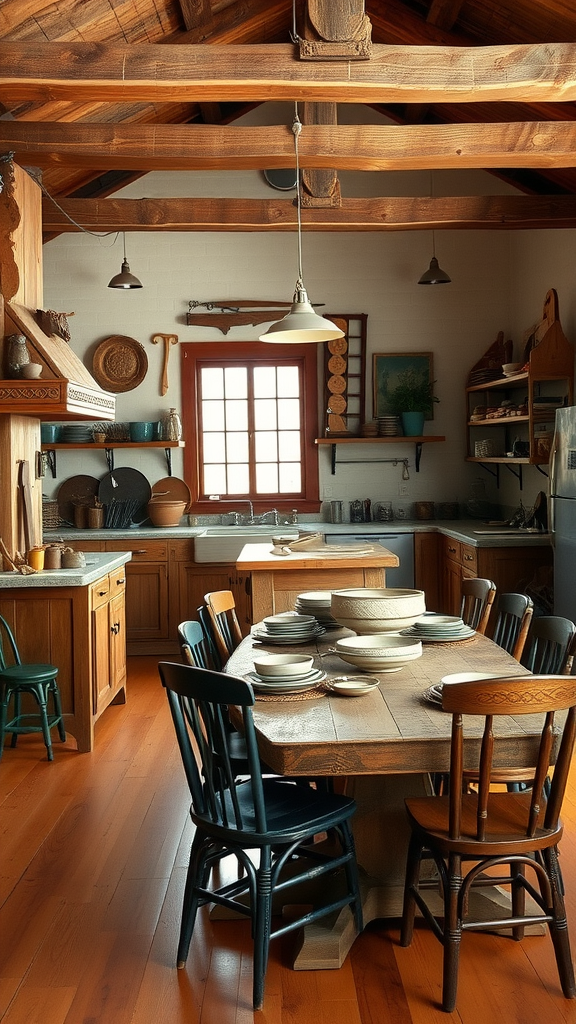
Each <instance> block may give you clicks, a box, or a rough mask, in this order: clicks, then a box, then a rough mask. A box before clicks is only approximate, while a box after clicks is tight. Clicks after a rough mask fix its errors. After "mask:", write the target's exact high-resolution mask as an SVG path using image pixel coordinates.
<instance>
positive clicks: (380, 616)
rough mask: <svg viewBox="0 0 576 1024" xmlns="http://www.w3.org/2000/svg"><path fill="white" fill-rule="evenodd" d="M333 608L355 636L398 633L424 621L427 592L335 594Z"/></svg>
mask: <svg viewBox="0 0 576 1024" xmlns="http://www.w3.org/2000/svg"><path fill="white" fill-rule="evenodd" d="M330 607H331V612H332V615H333V616H334V618H335V619H336V621H337V622H339V623H341V625H342V626H347V627H348V629H353V630H354V632H355V633H362V634H366V633H388V632H391V633H396V632H398V631H399V630H401V629H406V628H407V627H408V626H412V625H413V624H414V623H415V622H416V619H419V618H420V616H421V615H422V614H423V613H424V612H425V611H426V600H425V595H424V591H423V590H402V589H399V588H393V587H386V588H382V589H380V590H370V589H369V588H363V589H358V590H335V591H334V592H333V593H332V601H331V606H330Z"/></svg>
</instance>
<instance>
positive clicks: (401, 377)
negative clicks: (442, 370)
mask: <svg viewBox="0 0 576 1024" xmlns="http://www.w3.org/2000/svg"><path fill="white" fill-rule="evenodd" d="M435 383H436V381H434V380H430V379H429V377H428V375H427V373H426V370H417V369H415V368H414V367H409V369H407V370H403V371H402V372H401V373H399V374H398V383H397V384H396V387H395V388H394V390H393V391H391V393H390V405H391V407H392V409H393V412H394V413H395V414H396V415H398V416H400V418H401V420H402V428H403V430H404V433H405V434H407V435H408V436H411V437H414V436H421V435H422V431H423V429H424V420H425V419H431V417H432V405H433V403H434V402H438V401H439V399H438V398H436V395H435V394H434V392H433V388H434V384H435Z"/></svg>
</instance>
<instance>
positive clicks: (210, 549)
mask: <svg viewBox="0 0 576 1024" xmlns="http://www.w3.org/2000/svg"><path fill="white" fill-rule="evenodd" d="M273 537H290V538H291V539H292V540H296V538H297V537H298V531H297V530H294V528H290V527H286V526H271V525H270V524H267V525H264V526H208V527H207V528H206V529H205V530H204V531H203V533H199V534H198V536H197V537H195V538H194V560H195V561H196V562H235V561H236V559H237V558H238V555H239V554H240V552H241V551H242V548H243V547H244V545H245V544H267V543H270V544H272V538H273Z"/></svg>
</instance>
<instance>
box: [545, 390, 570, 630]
mask: <svg viewBox="0 0 576 1024" xmlns="http://www.w3.org/2000/svg"><path fill="white" fill-rule="evenodd" d="M549 514H550V531H551V533H552V543H553V546H554V614H555V615H564V616H565V617H566V618H567V619H572V621H573V622H576V406H573V405H571V406H568V408H567V409H558V410H557V411H556V429H555V431H554V440H553V442H552V454H551V459H550V507H549Z"/></svg>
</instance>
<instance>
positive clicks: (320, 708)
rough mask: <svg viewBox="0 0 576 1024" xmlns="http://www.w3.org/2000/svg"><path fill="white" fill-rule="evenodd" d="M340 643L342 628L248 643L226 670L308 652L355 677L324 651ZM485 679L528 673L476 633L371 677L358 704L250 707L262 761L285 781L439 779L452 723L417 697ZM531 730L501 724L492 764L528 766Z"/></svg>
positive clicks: (526, 725) (533, 723)
mask: <svg viewBox="0 0 576 1024" xmlns="http://www.w3.org/2000/svg"><path fill="white" fill-rule="evenodd" d="M345 635H352V634H351V633H350V630H346V629H342V630H338V631H331V632H327V633H326V634H324V636H322V637H321V638H320V639H319V640H318V641H317V642H316V643H313V644H299V645H297V646H285V647H281V646H277V645H274V646H267V645H265V644H260V643H258V642H257V641H253V640H252V637H246V638H245V639H244V640H243V641H242V643H241V644H240V646H239V647H238V648H237V650H236V651H235V652H234V654H233V655H232V657H231V658H230V661H229V662H228V664H227V667H226V669H227V671H228V672H230V673H231V674H234V675H240V676H243V675H245V674H246V673H247V672H249V671H253V668H254V666H253V651H254V650H256V649H257V650H259V651H269V652H275V653H281V652H288V651H295V652H298V653H311V654H314V655H315V664H316V665H317V666H322V667H323V669H324V670H325V671H327V672H328V674H329V675H330V676H335V675H357V674H360V675H362V673H358V672H356V670H355V669H354V668H353V666H352V665H349V664H348V663H346V662H344V661H343V660H342V659H341V658H339V657H338V656H337V655H335V654H331V653H329V648H331V647H333V645H334V642H335V640H337V639H338V638H339V637H341V636H345ZM484 671H485V672H486V674H487V675H488V674H493V673H498V674H499V673H501V674H502V675H503V676H504V675H514V674H522V675H524V674H525V673H526V670H525V669H523V668H522V667H521V666H520V665H519V664H518V662H517V661H515V660H514V659H513V658H512V657H511V656H510V655H509V654H506V652H505V651H503V650H502V648H500V647H498V646H497V645H496V644H494V643H492V641H491V640H488V639H487V638H486V637H483V636H480V635H478V634H477V635H476V636H475V637H474V638H473V639H472V640H469V641H460V642H456V643H454V642H451V643H437V644H424V645H423V655H422V657H421V658H419V659H417V660H416V661H413V662H411V663H409V665H408V666H407V667H406V668H403V669H401V670H400V671H398V672H389V673H377V672H376V673H373V674H374V675H377V676H378V677H379V679H380V686H379V687H377V688H376V689H375V690H372V691H371V692H370V693H368V694H365V695H363V696H361V697H342V696H336V695H320V696H318V697H317V698H315V699H310V698H309V699H305V700H302V699H294V700H290V699H287V698H286V697H284V698H278V699H271V698H270V697H268V698H267V699H265V700H261V699H257V700H256V705H255V708H254V721H255V725H256V730H257V735H258V744H259V747H260V751H261V755H262V757H263V759H264V760H265V761H266V763H267V764H269V765H270V766H271V767H272V768H273V769H274V770H275V771H277V772H279V773H282V774H287V775H364V774H369V775H379V774H392V773H401V772H441V771H446V770H447V769H448V765H449V745H450V727H451V716H450V715H448V714H446V713H445V712H443V711H442V709H441V708H440V707H438V706H435V705H433V704H431V703H428V702H427V701H425V700H424V698H423V696H422V694H423V691H424V690H425V689H426V688H427V687H429V686H430V685H431V684H433V683H438V682H439V681H440V680H441V679H442V677H443V676H444V675H447V674H449V673H452V672H484ZM480 721H483V720H479V721H478V730H477V735H478V736H479V735H480ZM538 724H539V719H538V718H537V717H534V716H526V715H520V716H518V717H517V718H512V717H502V718H501V719H498V720H497V722H496V724H495V733H496V734H497V735H501V736H503V737H504V742H502V743H499V744H498V751H497V754H498V757H497V759H496V760H495V766H496V765H502V766H504V765H506V764H508V765H510V764H514V765H515V766H519V767H521V766H524V765H526V766H529V765H530V764H534V763H535V751H536V749H537V748H536V735H537V731H538ZM540 727H541V723H540ZM468 742H469V745H471V744H475V743H476V741H475V740H470V741H468Z"/></svg>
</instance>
